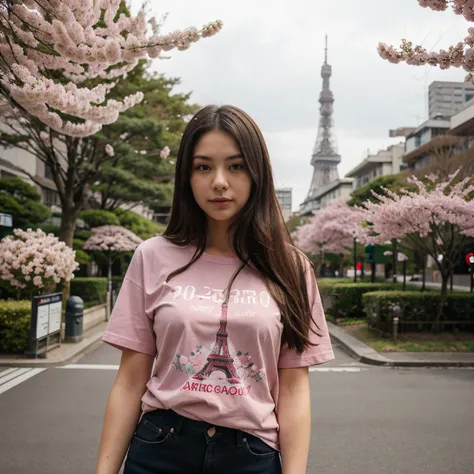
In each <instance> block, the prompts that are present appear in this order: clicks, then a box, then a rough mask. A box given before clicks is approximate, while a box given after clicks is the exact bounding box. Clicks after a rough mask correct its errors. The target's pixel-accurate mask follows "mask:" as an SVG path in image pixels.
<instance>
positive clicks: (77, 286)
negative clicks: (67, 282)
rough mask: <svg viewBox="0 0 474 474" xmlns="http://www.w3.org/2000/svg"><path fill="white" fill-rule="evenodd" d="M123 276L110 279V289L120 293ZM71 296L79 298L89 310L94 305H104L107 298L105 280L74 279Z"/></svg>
mask: <svg viewBox="0 0 474 474" xmlns="http://www.w3.org/2000/svg"><path fill="white" fill-rule="evenodd" d="M122 281H123V276H113V277H112V288H113V289H114V290H116V291H117V293H118V292H119V291H120V288H121V286H122ZM71 295H75V296H80V297H81V298H82V299H83V300H84V303H85V305H86V306H87V307H88V308H90V307H91V306H94V304H104V303H105V299H106V296H107V278H105V277H104V278H102V277H100V278H98V277H93V278H86V277H84V278H82V277H80V278H74V279H72V280H71Z"/></svg>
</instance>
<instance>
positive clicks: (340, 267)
mask: <svg viewBox="0 0 474 474" xmlns="http://www.w3.org/2000/svg"><path fill="white" fill-rule="evenodd" d="M339 276H340V277H342V278H344V276H345V275H344V255H342V254H341V255H340V257H339Z"/></svg>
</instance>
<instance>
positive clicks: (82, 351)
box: [0, 322, 107, 368]
mask: <svg viewBox="0 0 474 474" xmlns="http://www.w3.org/2000/svg"><path fill="white" fill-rule="evenodd" d="M106 325H107V323H106V322H105V323H101V324H99V325H97V326H94V327H92V328H90V329H89V330H88V331H87V333H85V334H84V338H83V339H82V341H80V342H76V343H64V342H63V343H62V344H61V346H60V347H58V348H56V349H53V350H52V351H51V352H48V354H47V358H46V359H27V358H23V357H21V356H18V357H17V358H7V357H6V356H0V366H3V367H25V368H26V367H28V368H36V367H38V368H51V367H61V366H64V365H68V364H73V363H75V362H76V361H77V360H78V359H80V358H82V357H84V356H85V355H87V354H89V353H90V352H92V351H94V350H95V349H96V348H97V347H99V346H100V345H101V344H102V340H101V339H102V334H103V333H104V329H105V326H106Z"/></svg>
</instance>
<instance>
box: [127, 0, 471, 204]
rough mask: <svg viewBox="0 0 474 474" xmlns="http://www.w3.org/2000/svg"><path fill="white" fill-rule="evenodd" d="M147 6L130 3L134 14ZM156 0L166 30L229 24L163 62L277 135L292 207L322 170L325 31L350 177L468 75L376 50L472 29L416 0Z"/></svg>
mask: <svg viewBox="0 0 474 474" xmlns="http://www.w3.org/2000/svg"><path fill="white" fill-rule="evenodd" d="M140 5H141V2H140V1H138V0H132V7H133V9H134V11H136V10H137V9H138V7H139V6H140ZM150 5H151V6H150V7H149V9H150V10H151V11H153V13H154V14H156V16H157V17H159V16H160V15H161V14H163V13H166V12H169V16H168V19H167V21H166V24H165V27H164V31H165V32H166V31H173V30H175V29H182V28H185V27H187V26H190V25H194V26H197V27H199V26H202V25H203V24H205V23H207V22H208V21H212V20H216V19H221V20H223V21H224V28H223V30H222V31H221V32H220V33H219V34H218V35H216V36H215V37H212V38H210V39H206V40H203V41H200V42H199V43H197V44H194V45H193V46H192V47H191V48H190V49H189V50H188V51H184V52H179V51H176V52H175V51H173V52H170V53H167V55H169V56H170V57H171V59H170V60H161V61H160V60H157V61H156V62H155V66H154V67H156V69H157V70H159V71H160V72H163V73H165V74H167V75H169V76H176V77H180V78H181V79H182V82H181V85H180V86H178V87H177V88H176V91H177V92H189V91H192V92H193V94H192V96H191V100H193V101H194V102H196V103H199V104H202V105H206V104H209V103H213V104H225V103H229V104H233V105H236V106H238V107H241V108H243V109H244V110H246V111H247V112H248V113H249V114H250V115H251V116H252V117H253V118H254V119H255V121H256V122H257V123H258V124H259V126H260V128H261V129H262V131H263V133H264V136H265V138H266V140H267V144H268V148H269V150H270V154H271V159H272V163H273V169H274V178H275V183H276V184H277V185H286V186H291V187H293V209H294V210H297V209H298V205H299V204H300V203H301V201H302V200H303V199H304V198H305V196H306V193H307V192H308V190H309V186H310V180H311V176H312V167H311V165H310V159H311V152H312V149H313V145H314V141H315V139H316V134H317V130H318V121H319V102H318V99H319V92H320V90H321V87H322V83H321V75H320V71H321V65H322V63H323V61H324V35H325V34H326V33H327V34H328V35H329V63H330V64H331V65H332V71H333V76H332V78H331V89H332V90H333V92H334V95H335V99H336V101H335V104H334V122H335V127H336V136H337V141H338V144H339V152H340V154H341V155H342V162H341V164H340V165H339V174H340V176H344V174H345V173H347V172H348V171H349V170H350V169H352V168H353V167H355V166H356V165H357V163H359V162H360V161H361V160H362V159H363V158H364V157H365V156H366V152H367V149H370V150H371V151H377V150H378V149H381V148H383V147H386V146H388V145H390V144H391V143H394V142H397V141H399V139H397V140H394V139H390V138H389V137H388V130H389V129H392V128H397V127H399V126H405V125H408V126H409V125H417V124H419V123H421V122H422V121H423V120H424V119H426V117H427V102H426V100H427V99H426V95H427V88H428V86H429V84H430V83H431V82H432V81H435V80H455V81H462V80H463V79H464V76H465V74H464V71H462V70H458V69H454V70H453V69H450V70H446V71H440V70H439V69H437V68H431V67H419V68H416V67H414V66H407V65H404V64H400V65H393V64H390V63H388V62H385V61H383V60H382V59H381V58H380V57H379V56H378V54H377V51H376V47H377V44H378V42H379V41H383V42H386V43H388V44H395V45H398V44H399V43H400V39H401V38H407V39H410V40H412V41H413V42H414V43H421V44H423V45H424V46H425V47H426V48H427V49H440V48H446V47H447V46H449V45H450V44H453V43H456V42H457V41H459V40H462V39H463V38H464V37H465V36H466V31H467V28H468V23H467V22H466V21H465V20H464V19H463V18H462V17H459V16H456V15H454V14H453V13H452V12H451V11H446V12H433V11H431V10H429V9H425V8H421V7H420V6H419V5H418V2H417V1H416V0H359V1H354V0H339V1H337V2H333V1H330V0H316V1H315V0H293V1H291V2H288V1H276V0H273V1H271V0H260V1H258V2H256V1H254V0H253V1H251V0H240V1H239V2H225V1H222V0H203V1H191V0H181V1H180V2H176V1H171V0H160V1H159V2H156V5H155V4H154V3H150Z"/></svg>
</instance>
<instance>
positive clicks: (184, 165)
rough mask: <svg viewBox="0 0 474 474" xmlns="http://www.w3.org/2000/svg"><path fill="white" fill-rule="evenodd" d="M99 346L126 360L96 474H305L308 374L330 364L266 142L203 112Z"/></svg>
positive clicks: (186, 138) (243, 122)
mask: <svg viewBox="0 0 474 474" xmlns="http://www.w3.org/2000/svg"><path fill="white" fill-rule="evenodd" d="M102 340H103V341H105V342H107V343H109V344H111V345H112V346H114V347H117V348H119V349H121V350H122V358H121V362H120V368H119V371H118V374H117V378H116V380H115V382H114V385H113V388H112V391H111V394H110V397H109V401H108V404H107V409H106V413H105V419H104V427H103V432H102V441H101V446H100V454H99V461H98V465H97V470H96V474H117V472H118V471H119V469H120V466H121V464H122V461H123V459H124V457H125V455H126V453H127V450H128V454H127V458H126V461H125V468H124V474H161V473H162V474H172V473H183V474H198V473H199V474H201V473H205V474H206V473H209V474H210V473H219V474H220V473H226V474H234V473H235V474H237V473H238V474H246V473H255V474H277V473H281V472H283V474H290V473H291V474H303V473H305V472H306V464H307V457H308V450H309V440H310V423H311V415H310V393H309V380H308V367H309V366H311V365H315V364H321V363H323V362H327V361H329V360H331V359H333V358H334V355H333V351H332V347H331V343H330V340H329V336H328V332H327V326H326V322H325V318H324V313H323V308H322V305H321V299H320V297H319V293H318V289H317V286H316V281H315V277H314V271H313V267H312V265H311V263H310V262H309V260H308V259H307V258H306V257H305V256H304V255H303V254H302V253H300V252H299V251H297V250H296V249H295V247H294V246H293V245H292V243H291V239H290V236H289V234H288V232H287V230H286V227H285V225H284V222H283V218H282V214H281V211H280V207H279V204H278V200H277V197H276V194H275V189H274V185H273V178H272V169H271V165H270V160H269V156H268V152H267V148H266V145H265V142H264V139H263V136H262V134H261V132H260V130H259V128H258V127H257V125H256V124H255V122H254V121H253V120H252V119H251V118H250V117H249V116H248V115H247V114H246V113H245V112H243V111H242V110H240V109H238V108H237V107H232V106H222V107H217V106H207V107H205V108H203V109H201V110H200V111H199V112H197V114H196V115H195V116H194V117H193V118H192V119H191V121H190V122H189V124H188V125H187V127H186V129H185V131H184V134H183V138H182V142H181V145H180V148H179V152H178V158H177V163H176V177H175V190H174V198H173V206H172V212H171V218H170V222H169V224H168V227H167V229H166V231H165V232H164V234H163V236H159V237H154V238H151V239H149V240H147V241H145V242H143V243H142V244H141V245H140V246H139V247H138V248H137V250H136V251H135V253H134V256H133V259H132V261H131V263H130V266H129V268H128V270H127V274H126V276H125V279H124V282H123V285H122V288H121V290H120V294H119V296H118V298H117V301H116V303H115V306H114V309H113V313H112V315H111V318H110V321H109V323H108V326H107V329H106V331H105V333H104V335H103V338H102Z"/></svg>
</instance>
